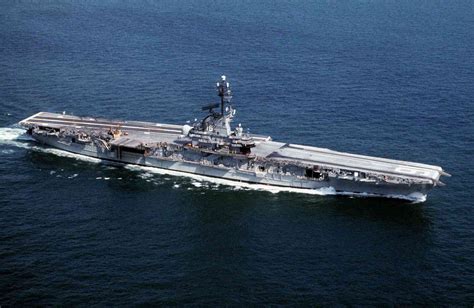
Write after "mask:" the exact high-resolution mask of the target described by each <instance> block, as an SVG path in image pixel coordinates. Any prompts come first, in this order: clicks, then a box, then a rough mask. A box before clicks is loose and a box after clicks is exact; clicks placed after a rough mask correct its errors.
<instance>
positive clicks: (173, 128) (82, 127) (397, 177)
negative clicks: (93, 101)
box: [20, 76, 449, 200]
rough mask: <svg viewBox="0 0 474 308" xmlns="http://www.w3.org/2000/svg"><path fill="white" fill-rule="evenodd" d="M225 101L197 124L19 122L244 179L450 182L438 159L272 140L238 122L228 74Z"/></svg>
mask: <svg viewBox="0 0 474 308" xmlns="http://www.w3.org/2000/svg"><path fill="white" fill-rule="evenodd" d="M216 88H217V93H218V95H219V97H220V102H219V103H215V104H210V105H207V106H205V107H203V108H202V111H205V112H207V115H206V116H205V117H204V118H203V119H202V120H201V121H195V123H193V124H192V125H188V124H186V125H172V124H161V123H150V122H139V121H118V120H108V119H102V118H93V117H78V116H73V115H66V114H58V113H49V112H39V113H37V114H35V115H32V116H30V117H28V118H26V119H24V120H23V121H21V122H20V124H21V125H22V126H23V127H25V128H26V129H27V133H28V134H30V135H31V136H32V137H33V138H34V139H35V140H37V141H38V142H40V143H43V144H46V145H49V146H52V147H55V148H59V149H61V150H64V151H69V152H72V153H77V154H81V155H86V156H91V157H96V158H100V159H103V160H110V161H115V162H120V163H126V164H136V165H142V166H150V167H156V168H162V169H168V170H173V171H178V172H182V173H190V174H197V175H202V176H207V177H213V178H221V179H226V180H231V181H237V182H246V183H256V184H264V185H273V186H280V187H288V188H295V189H299V190H320V189H328V190H331V191H333V192H334V193H343V194H355V195H366V196H381V197H395V198H403V199H413V200H415V199H420V198H424V197H425V196H426V194H427V192H428V190H430V189H431V188H433V187H434V186H442V185H444V184H443V183H442V182H441V181H440V177H441V176H442V175H448V176H449V174H447V173H446V172H444V171H443V169H442V168H441V167H439V166H433V165H427V164H421V163H415V162H407V161H400V160H392V159H386V158H378V157H370V156H364V155H356V154H349V153H343V152H337V151H332V150H329V149H325V148H317V147H312V146H306V145H298V144H292V143H285V142H276V141H273V140H272V139H271V138H270V137H268V136H260V135H254V134H249V133H248V132H245V131H244V129H243V127H242V126H241V125H240V124H239V125H238V126H237V127H235V128H232V126H231V122H232V120H233V118H234V115H235V109H234V108H233V106H232V105H231V99H232V92H231V88H230V84H229V82H228V80H227V79H226V77H225V76H221V79H220V80H219V81H218V82H217V84H216Z"/></svg>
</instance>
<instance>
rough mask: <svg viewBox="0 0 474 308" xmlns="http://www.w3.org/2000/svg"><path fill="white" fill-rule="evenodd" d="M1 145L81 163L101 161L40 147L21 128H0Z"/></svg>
mask: <svg viewBox="0 0 474 308" xmlns="http://www.w3.org/2000/svg"><path fill="white" fill-rule="evenodd" d="M0 144H5V145H10V146H15V147H18V148H23V149H28V150H33V151H38V152H43V153H50V154H54V155H56V156H61V157H68V158H74V159H77V160H81V161H87V162H91V163H100V162H101V160H100V159H98V158H94V157H89V156H85V155H80V154H75V153H71V152H67V151H63V150H59V149H56V148H47V147H42V146H38V145H36V144H35V143H34V139H33V138H31V137H30V136H28V135H26V134H25V130H24V129H21V128H11V127H0Z"/></svg>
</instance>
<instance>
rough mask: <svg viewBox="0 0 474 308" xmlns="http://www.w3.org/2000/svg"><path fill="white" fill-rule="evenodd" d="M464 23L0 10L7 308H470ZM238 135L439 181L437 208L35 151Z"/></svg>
mask: <svg viewBox="0 0 474 308" xmlns="http://www.w3.org/2000/svg"><path fill="white" fill-rule="evenodd" d="M473 34H474V2H473V1H462V0H461V1H442V0H432V1H431V0H430V1H422V0H414V1H408V0H401V1H394V0H393V1H392V0H377V1H375V0H374V1H371V0H365V1H364V0H352V1H323V0H315V1H309V0H301V1H300V0H293V1H284V0H281V1H270V0H261V1H249V0H233V1H221V0H213V1H211V0H190V1H168V0H163V1H158V0H156V1H151V0H150V1H145V0H136V1H126V0H123V1H112V0H101V1H92V0H91V1H86V0H79V1H73V0H70V1H66V0H65V1H56V0H47V1H39V0H38V1H35V0H30V1H28V0H26V1H19V0H18V1H14V0H12V1H1V2H0V306H10V305H18V306H24V305H25V306H28V305H41V306H43V305H62V306H71V305H72V306H76V305H80V306H89V305H99V306H106V305H107V306H130V305H147V304H154V305H157V304H166V305H183V304H198V305H219V306H220V305H246V304H255V305H268V304H276V305H279V304H290V305H295V304H301V305H306V304H323V305H324V304H326V305H327V304H349V305H351V304H353V305H375V304H420V305H430V306H431V305H437V306H438V305H443V306H444V305H463V306H472V305H473V304H474V209H473V205H474V204H473V203H474V202H473V199H474V195H473V183H474V164H473V156H474V35H473ZM222 74H225V75H227V76H228V78H229V80H230V82H231V84H232V87H233V91H234V99H233V103H234V107H235V108H236V109H237V114H236V119H235V124H237V123H242V125H243V126H244V127H248V128H249V129H250V132H252V133H259V134H266V135H270V136H272V137H273V139H275V140H281V141H285V142H293V143H302V144H309V145H315V146H319V147H327V148H331V149H335V150H341V151H347V152H355V153H360V154H366V155H375V156H382V157H389V158H395V159H401V160H411V161H417V162H423V163H428V164H434V165H440V166H442V167H443V168H444V169H445V170H446V171H447V172H449V173H451V174H452V175H453V176H452V177H451V178H446V177H445V178H443V181H444V182H445V183H446V184H447V185H446V186H445V187H437V188H435V189H433V190H432V191H431V193H430V194H429V196H428V199H427V200H426V202H423V203H416V204H413V203H410V202H406V201H399V200H391V199H375V198H353V197H352V198H351V197H347V196H318V195H306V194H297V193H290V192H278V193H276V192H272V191H261V190H255V189H247V188H244V187H238V186H229V185H223V184H219V183H211V182H207V181H203V180H200V179H195V178H186V177H180V176H175V175H168V174H163V173H160V172H158V171H157V170H156V169H155V170H154V169H153V168H139V167H133V166H123V165H110V164H103V163H100V162H99V161H97V160H95V159H84V158H81V157H79V156H75V155H71V154H67V153H65V152H61V151H58V150H54V149H50V148H45V147H42V146H40V145H38V144H35V143H34V142H32V141H30V140H28V139H27V138H26V137H25V136H23V135H22V132H23V131H22V130H21V129H19V126H18V125H17V124H16V123H18V121H20V120H21V119H24V118H26V117H28V116H30V115H32V114H33V113H36V112H39V111H51V112H63V111H65V112H66V113H68V114H74V115H87V116H102V117H107V118H115V119H127V120H145V121H154V122H163V123H174V124H184V123H186V121H193V120H194V118H200V117H202V116H203V113H202V112H201V111H200V108H201V106H203V105H206V104H209V103H211V102H216V101H217V99H218V97H217V96H216V92H215V89H214V85H215V82H216V80H217V79H218V78H219V76H220V75H222Z"/></svg>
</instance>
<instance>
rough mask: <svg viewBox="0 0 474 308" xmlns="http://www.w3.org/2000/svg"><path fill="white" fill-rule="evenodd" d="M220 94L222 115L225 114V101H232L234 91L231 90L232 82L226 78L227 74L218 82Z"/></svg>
mask: <svg viewBox="0 0 474 308" xmlns="http://www.w3.org/2000/svg"><path fill="white" fill-rule="evenodd" d="M216 86H217V92H218V95H219V96H220V97H221V115H222V116H224V105H225V103H230V100H231V99H232V91H231V90H230V84H229V82H228V81H227V80H226V77H225V75H222V76H221V80H219V81H218V82H217V84H216Z"/></svg>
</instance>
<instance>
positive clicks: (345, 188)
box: [33, 135, 433, 200]
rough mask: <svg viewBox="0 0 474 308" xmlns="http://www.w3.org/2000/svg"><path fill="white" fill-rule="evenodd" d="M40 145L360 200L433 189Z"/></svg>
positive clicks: (414, 196) (49, 141)
mask: <svg viewBox="0 0 474 308" xmlns="http://www.w3.org/2000/svg"><path fill="white" fill-rule="evenodd" d="M33 138H35V139H36V140H37V141H38V142H40V143H42V144H46V145H49V146H51V147H54V148H58V149H61V150H64V151H67V152H71V153H75V154H80V155H84V156H88V157H94V158H99V159H102V160H107V161H113V162H118V163H124V164H132V165H140V166H148V167H154V168H160V169H164V170H171V171H175V172H180V173H182V174H183V175H186V174H195V175H200V176H205V177H209V178H210V180H212V178H217V179H225V180H229V181H235V182H237V183H242V182H244V183H251V184H262V185H271V186H278V187H284V188H292V189H297V190H301V191H303V192H304V191H308V192H310V191H314V190H319V189H327V190H325V192H334V193H335V194H351V195H361V196H381V197H382V196H383V197H394V198H400V199H407V200H423V199H424V197H425V196H426V194H427V192H428V190H429V189H431V188H432V186H433V185H426V184H411V185H408V184H407V185H403V184H400V183H393V184H391V183H374V182H365V181H355V180H354V179H341V178H336V177H329V178H328V179H326V180H323V181H318V180H308V179H304V178H302V177H295V176H285V175H277V174H271V173H263V172H252V171H242V170H237V169H234V168H227V167H217V166H204V165H201V164H199V163H196V162H189V161H173V160H170V159H163V158H157V157H147V156H144V155H141V154H136V153H122V154H121V155H120V158H119V157H117V153H116V152H114V151H111V150H107V149H104V148H102V147H97V146H95V145H94V144H80V143H73V142H65V141H64V140H60V139H58V138H57V137H54V136H40V135H33Z"/></svg>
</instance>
